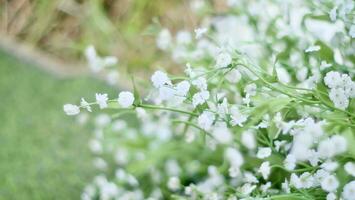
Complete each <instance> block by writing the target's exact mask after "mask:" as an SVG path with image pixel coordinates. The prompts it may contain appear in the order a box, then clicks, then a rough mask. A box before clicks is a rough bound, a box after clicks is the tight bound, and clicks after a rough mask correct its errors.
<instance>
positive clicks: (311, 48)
mask: <svg viewBox="0 0 355 200" xmlns="http://www.w3.org/2000/svg"><path fill="white" fill-rule="evenodd" d="M319 50H320V46H318V45H313V46H310V47H308V48H307V49H306V50H305V52H306V53H309V52H314V51H319Z"/></svg>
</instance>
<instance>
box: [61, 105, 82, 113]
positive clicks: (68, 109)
mask: <svg viewBox="0 0 355 200" xmlns="http://www.w3.org/2000/svg"><path fill="white" fill-rule="evenodd" d="M63 110H64V112H65V114H67V115H77V114H79V113H80V109H79V106H77V105H73V104H65V105H64V106H63Z"/></svg>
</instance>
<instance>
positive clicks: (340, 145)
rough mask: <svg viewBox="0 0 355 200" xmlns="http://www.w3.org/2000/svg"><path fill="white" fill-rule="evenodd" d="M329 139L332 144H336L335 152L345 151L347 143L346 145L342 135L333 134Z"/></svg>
mask: <svg viewBox="0 0 355 200" xmlns="http://www.w3.org/2000/svg"><path fill="white" fill-rule="evenodd" d="M330 140H331V141H332V143H333V144H334V146H336V148H335V152H336V154H342V153H344V152H346V150H347V146H348V145H347V142H346V139H345V138H344V137H343V136H341V135H333V136H332V137H331V138H330Z"/></svg>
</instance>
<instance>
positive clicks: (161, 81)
mask: <svg viewBox="0 0 355 200" xmlns="http://www.w3.org/2000/svg"><path fill="white" fill-rule="evenodd" d="M150 80H151V81H152V82H153V85H154V87H155V88H160V87H161V86H163V85H165V84H168V85H171V81H170V79H169V77H168V76H167V75H166V73H164V72H162V71H156V72H154V74H153V75H152V77H151V79H150Z"/></svg>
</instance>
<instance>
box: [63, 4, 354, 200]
mask: <svg viewBox="0 0 355 200" xmlns="http://www.w3.org/2000/svg"><path fill="white" fill-rule="evenodd" d="M227 5H228V9H227V10H226V11H225V13H224V15H217V16H216V15H213V14H211V9H210V8H211V7H210V5H209V4H208V3H207V2H204V1H201V0H197V1H193V3H192V7H193V9H194V10H195V11H196V12H198V13H200V14H201V15H203V16H204V18H205V20H204V22H205V23H203V24H202V25H201V28H197V29H196V30H195V38H193V37H192V34H191V33H190V32H188V31H186V30H183V31H179V32H178V33H177V34H176V38H175V39H173V37H172V35H171V33H170V31H169V30H168V29H165V28H161V29H160V31H159V33H158V34H157V47H158V48H159V49H161V50H163V51H165V52H167V53H168V54H169V53H170V54H171V56H172V58H173V60H174V61H175V62H177V63H179V64H181V63H183V64H185V65H186V67H185V69H184V74H183V75H179V76H176V75H170V74H168V73H166V72H164V71H163V70H158V71H156V72H154V73H153V74H152V76H151V78H150V81H151V83H152V86H153V87H152V89H150V90H149V91H148V95H146V97H144V98H141V97H140V94H139V92H138V88H139V87H140V85H136V84H134V85H133V86H134V89H133V91H131V92H130V91H122V92H120V93H119V94H118V97H117V98H108V95H107V94H100V93H97V94H96V101H94V102H93V103H88V102H87V101H86V100H85V99H82V100H81V104H80V106H77V105H72V104H66V105H64V111H65V112H66V113H67V114H68V115H77V114H79V113H80V112H81V110H83V109H87V110H88V111H89V112H91V111H92V107H93V106H95V105H98V107H99V108H100V109H109V110H113V111H114V113H112V116H109V115H108V114H103V115H99V116H98V117H97V119H96V123H95V124H96V129H95V136H94V138H93V140H92V141H91V142H90V148H91V150H92V151H93V152H94V153H95V154H96V155H97V156H98V158H97V159H96V160H95V165H96V166H97V167H98V168H99V169H101V170H102V173H103V174H101V175H99V176H97V177H96V178H95V180H94V181H93V182H92V183H91V184H89V185H88V186H87V187H86V188H85V190H84V192H83V196H82V198H83V199H94V198H97V197H99V198H100V199H147V198H150V199H167V198H171V199H230V200H232V199H327V200H333V199H346V200H347V199H349V200H350V199H355V181H354V176H355V148H354V147H352V146H351V144H352V143H354V142H355V136H354V133H355V123H354V121H355V101H354V99H353V98H354V97H355V82H354V81H353V80H352V78H353V76H354V72H355V71H354V68H355V65H354V63H355V62H354V61H355V57H354V54H355V48H354V44H355V43H354V39H353V38H355V25H354V7H355V6H354V2H353V1H336V2H332V1H329V2H326V1H324V2H323V1H307V0H305V1H297V2H294V1H280V2H279V1H234V0H229V1H227ZM240 8H246V10H241V9H240ZM260 10H263V12H258V11H260ZM264 11H265V12H264ZM256 33H257V34H256ZM91 51H92V50H91ZM89 61H90V59H89ZM92 65H95V63H94V64H92V63H91V66H92ZM95 69H97V68H95ZM144 87H145V88H146V86H144ZM125 119H130V121H129V122H128V121H124V120H125ZM132 121H135V122H132ZM112 155H113V156H112Z"/></svg>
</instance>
